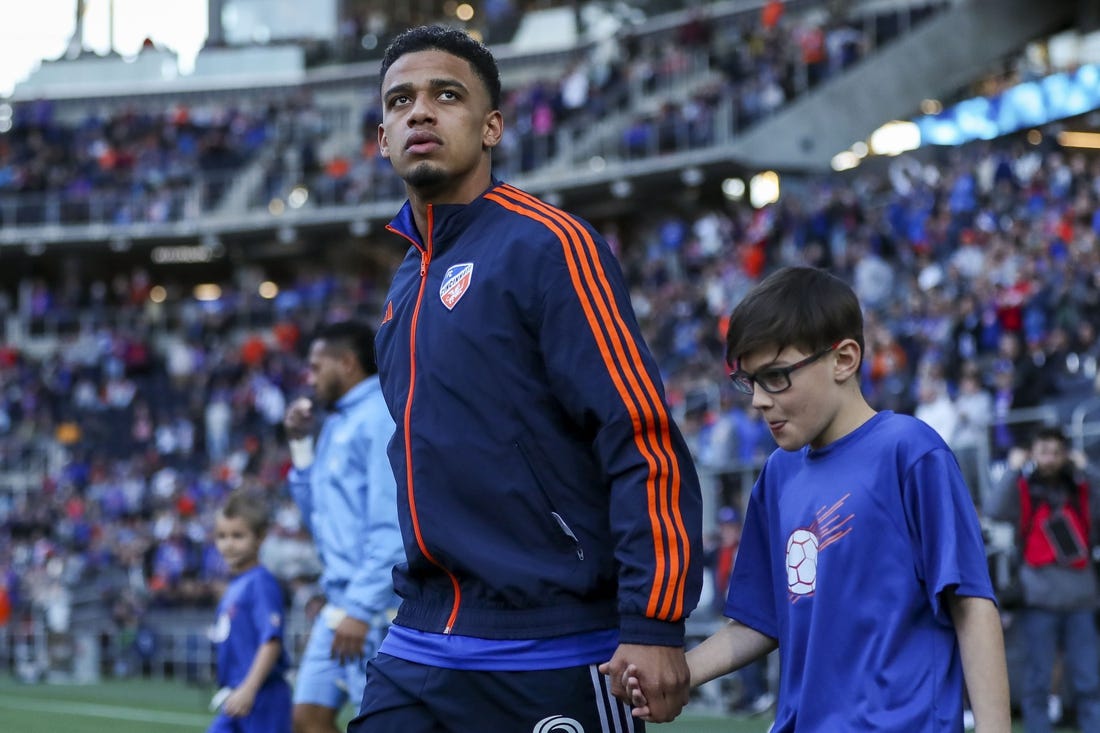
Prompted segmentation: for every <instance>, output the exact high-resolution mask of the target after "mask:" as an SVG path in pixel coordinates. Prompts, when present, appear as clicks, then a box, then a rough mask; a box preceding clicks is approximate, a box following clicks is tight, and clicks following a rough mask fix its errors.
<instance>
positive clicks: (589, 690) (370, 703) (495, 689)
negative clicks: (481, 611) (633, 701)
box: [347, 654, 645, 733]
mask: <svg viewBox="0 0 1100 733" xmlns="http://www.w3.org/2000/svg"><path fill="white" fill-rule="evenodd" d="M644 730H645V723H644V722H643V721H641V720H637V719H635V718H632V717H631V716H630V710H629V708H627V707H626V706H625V705H623V703H621V702H620V701H619V700H618V699H616V698H615V697H614V696H613V695H612V694H611V688H610V684H609V682H608V680H607V678H606V677H605V676H604V675H602V674H600V673H599V672H598V671H597V669H596V665H594V664H593V665H585V666H580V667H567V668H565V669H552V670H536V671H530V672H482V671H476V670H462V669H446V668H443V667H429V666H426V665H423V664H417V663H415V662H409V661H406V660H404V659H398V658H397V657H391V656H390V655H388V654H379V655H378V656H377V657H375V658H374V660H372V661H371V663H370V664H369V665H368V666H367V686H366V688H365V689H364V691H363V703H362V705H361V706H360V708H359V716H358V717H356V718H355V719H354V720H352V721H351V722H350V723H349V724H348V730H347V733H475V732H477V733H480V732H481V731H500V732H501V733H528V732H530V733H631V732H632V731H638V732H641V731H644Z"/></svg>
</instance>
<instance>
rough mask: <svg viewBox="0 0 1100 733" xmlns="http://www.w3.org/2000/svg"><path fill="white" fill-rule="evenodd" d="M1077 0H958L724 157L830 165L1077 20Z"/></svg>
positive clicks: (755, 130) (765, 164)
mask: <svg viewBox="0 0 1100 733" xmlns="http://www.w3.org/2000/svg"><path fill="white" fill-rule="evenodd" d="M1079 8H1080V5H1079V4H1078V3H1077V2H1076V1H1075V0H1045V1H1044V2H1041V3H1040V2H1035V0H960V2H958V3H957V4H956V5H955V6H954V7H952V8H950V9H948V10H946V11H945V12H941V13H938V14H937V15H936V16H935V17H933V18H931V19H929V20H928V21H927V22H925V23H923V24H921V25H920V26H919V27H917V28H915V29H914V30H913V31H912V32H911V33H909V34H907V35H905V36H902V37H901V38H899V39H897V40H896V41H894V42H893V43H891V44H888V45H886V46H884V47H882V48H881V49H880V50H879V51H878V52H877V53H875V54H874V55H872V56H870V57H868V58H866V59H864V60H863V61H861V62H859V63H858V64H856V66H854V67H853V68H852V69H851V70H850V71H849V72H848V73H846V74H844V75H842V76H840V77H837V78H835V79H833V80H830V81H828V82H826V83H824V84H822V85H821V86H820V87H818V88H817V89H815V90H813V91H811V92H810V93H809V94H806V95H803V96H802V97H799V98H798V99H796V100H794V101H792V103H791V104H789V105H786V106H785V107H784V108H783V109H781V110H780V111H778V112H777V113H776V114H775V115H774V116H772V117H770V118H768V119H767V120H765V121H763V122H761V123H759V124H757V125H755V126H754V127H752V128H751V129H750V130H749V131H747V132H746V134H745V135H743V136H740V137H738V138H736V139H735V140H734V141H733V143H732V144H731V145H730V146H729V148H728V150H727V151H725V154H724V156H723V157H727V158H728V159H729V160H735V161H737V162H739V163H741V164H744V165H747V166H755V167H757V168H778V169H795V170H826V169H828V168H829V166H830V163H831V160H832V157H833V156H834V155H836V154H837V153H839V152H841V151H843V150H846V149H848V148H849V147H850V146H851V145H852V143H854V142H856V141H857V140H865V139H867V137H868V136H869V135H870V134H871V133H872V132H873V131H874V130H875V129H877V128H878V127H879V126H881V125H882V124H883V123H884V122H888V121H890V120H894V119H907V118H910V117H912V115H913V114H914V112H915V111H916V110H915V107H916V105H917V103H918V102H919V101H920V100H922V99H942V98H943V97H945V96H949V95H951V94H954V93H955V92H957V91H958V90H959V89H961V88H963V87H964V86H965V85H966V84H968V83H970V82H972V81H974V80H975V79H977V78H979V77H981V76H982V75H983V74H985V73H987V72H988V70H989V68H990V66H991V65H992V64H993V63H994V62H996V61H998V60H1000V59H1002V58H1004V57H1005V56H1008V55H1011V54H1013V53H1016V52H1018V51H1019V50H1020V49H1021V48H1022V47H1023V46H1024V45H1026V44H1027V43H1028V42H1029V41H1032V40H1035V39H1036V38H1040V37H1043V36H1045V35H1049V34H1051V33H1053V32H1055V31H1057V30H1059V29H1061V28H1063V27H1064V26H1066V25H1067V24H1068V23H1070V22H1072V21H1073V20H1074V18H1075V17H1076V14H1077V12H1078V11H1079Z"/></svg>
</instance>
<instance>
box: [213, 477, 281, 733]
mask: <svg viewBox="0 0 1100 733" xmlns="http://www.w3.org/2000/svg"><path fill="white" fill-rule="evenodd" d="M268 516H269V515H268V510H267V507H266V505H265V504H264V502H263V500H262V499H261V498H260V497H258V496H255V495H250V494H248V493H244V492H240V491H237V492H234V493H232V494H230V495H229V497H228V499H226V502H225V504H224V505H223V506H222V508H221V510H220V511H219V512H218V516H217V519H216V523H215V526H214V543H215V546H216V547H217V548H218V552H219V553H221V556H222V558H223V559H224V560H225V564H226V566H227V567H228V568H229V572H230V573H231V574H232V575H233V579H232V581H231V582H230V583H229V586H228V587H227V588H226V590H225V594H224V595H223V596H222V599H221V602H220V603H219V604H218V616H217V623H216V624H215V625H214V629H213V631H212V633H211V640H212V641H214V642H215V644H217V650H218V685H219V687H220V688H221V693H220V694H219V698H222V700H221V701H220V705H219V706H218V716H217V717H216V718H215V719H214V721H213V722H212V723H211V724H210V727H209V728H208V729H207V733H290V728H291V726H290V721H291V717H290V711H291V703H290V685H289V684H287V681H286V679H285V678H284V676H283V675H284V673H285V672H286V670H287V667H288V665H289V661H288V658H287V654H286V650H285V648H284V646H283V607H284V601H283V592H282V589H281V588H280V587H279V582H278V581H277V580H276V579H275V576H274V575H272V574H271V572H270V571H269V570H268V569H267V568H265V567H264V566H262V565H260V544H261V543H262V542H263V538H264V534H265V533H266V532H267V526H268Z"/></svg>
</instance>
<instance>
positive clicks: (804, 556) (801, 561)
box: [787, 529, 818, 596]
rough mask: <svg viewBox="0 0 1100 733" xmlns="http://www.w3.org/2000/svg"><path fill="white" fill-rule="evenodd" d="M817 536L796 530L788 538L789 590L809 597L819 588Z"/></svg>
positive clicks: (797, 594)
mask: <svg viewBox="0 0 1100 733" xmlns="http://www.w3.org/2000/svg"><path fill="white" fill-rule="evenodd" d="M817 551H818V540H817V535H816V534H814V533H813V532H811V531H810V530H808V529H796V530H795V531H794V532H791V536H790V537H788V538H787V590H788V591H790V592H791V593H792V594H793V595H796V596H807V595H810V594H811V593H813V592H814V590H815V589H816V588H817Z"/></svg>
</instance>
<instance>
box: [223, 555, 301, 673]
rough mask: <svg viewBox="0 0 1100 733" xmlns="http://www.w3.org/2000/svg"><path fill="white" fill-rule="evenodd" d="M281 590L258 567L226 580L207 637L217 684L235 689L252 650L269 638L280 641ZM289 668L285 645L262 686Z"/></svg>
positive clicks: (276, 581)
mask: <svg viewBox="0 0 1100 733" xmlns="http://www.w3.org/2000/svg"><path fill="white" fill-rule="evenodd" d="M283 608H284V604H283V591H282V589H281V588H280V587H279V581H278V580H276V579H275V576H274V575H272V574H271V572H270V571H269V570H268V569H267V568H265V567H264V566H262V565H257V566H256V567H254V568H252V569H251V570H246V571H245V572H243V573H241V574H240V575H238V576H237V577H235V578H233V580H232V581H230V583H229V586H228V587H227V588H226V589H225V594H224V595H223V596H222V599H221V601H220V602H219V603H218V616H217V622H216V623H215V624H214V628H213V630H212V631H211V634H210V638H211V641H213V642H214V643H215V644H217V647H218V685H220V686H222V687H236V686H237V685H239V684H240V683H241V682H242V681H243V680H244V678H245V677H246V676H247V675H248V670H249V668H251V666H252V661H253V660H254V659H255V658H256V650H257V649H259V648H260V645H261V644H264V643H265V642H267V641H270V640H271V639H278V640H279V641H280V643H281V642H282V641H283V620H284V619H283ZM289 666H290V660H289V657H288V656H287V653H286V645H285V644H283V645H282V653H281V654H280V655H279V661H278V662H276V663H275V666H274V667H273V668H272V670H271V674H270V675H269V676H268V679H267V680H265V682H264V684H267V682H268V681H270V680H271V679H272V678H275V677H281V676H282V675H283V673H285V672H286V670H287V667H289Z"/></svg>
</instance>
